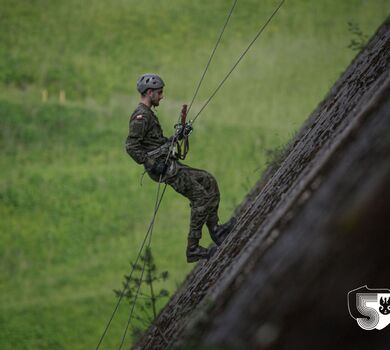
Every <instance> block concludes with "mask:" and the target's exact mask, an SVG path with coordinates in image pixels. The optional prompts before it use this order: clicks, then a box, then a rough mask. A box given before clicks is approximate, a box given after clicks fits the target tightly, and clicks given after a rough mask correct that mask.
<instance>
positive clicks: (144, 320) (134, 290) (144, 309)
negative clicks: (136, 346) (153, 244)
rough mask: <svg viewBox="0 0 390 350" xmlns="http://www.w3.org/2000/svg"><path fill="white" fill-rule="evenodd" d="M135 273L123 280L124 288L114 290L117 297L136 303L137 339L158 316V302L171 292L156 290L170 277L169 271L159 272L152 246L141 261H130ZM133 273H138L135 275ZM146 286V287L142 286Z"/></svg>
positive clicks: (135, 329)
mask: <svg viewBox="0 0 390 350" xmlns="http://www.w3.org/2000/svg"><path fill="white" fill-rule="evenodd" d="M130 266H131V269H132V271H134V272H133V274H129V275H126V276H125V280H124V281H123V290H122V291H119V290H114V292H115V294H116V296H117V297H120V296H121V295H122V293H123V296H124V297H125V298H126V299H127V300H128V302H129V303H130V305H132V304H133V303H136V305H135V307H134V309H136V307H137V309H138V311H139V312H138V313H137V314H135V315H134V316H133V318H134V319H135V320H137V321H139V322H138V325H133V327H132V334H133V337H134V338H135V339H139V337H140V336H141V335H142V333H143V332H144V330H145V329H146V328H147V327H149V325H150V324H151V323H152V322H153V320H154V319H155V318H156V317H157V302H158V301H159V300H160V299H162V298H166V297H168V296H169V292H168V291H167V290H166V289H164V288H162V289H160V290H159V291H156V283H157V282H160V281H166V280H167V279H168V278H169V273H168V271H163V272H161V273H160V272H159V271H158V269H157V266H156V264H155V262H154V257H153V254H152V250H151V248H149V247H147V248H146V249H145V253H144V254H143V255H141V257H140V262H139V263H137V264H135V263H132V262H131V263H130ZM133 275H138V276H137V277H134V276H133ZM142 287H144V288H142Z"/></svg>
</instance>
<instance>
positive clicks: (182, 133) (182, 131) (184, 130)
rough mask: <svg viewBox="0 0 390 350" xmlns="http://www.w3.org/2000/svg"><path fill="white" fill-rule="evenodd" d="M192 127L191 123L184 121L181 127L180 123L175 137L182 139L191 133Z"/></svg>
mask: <svg viewBox="0 0 390 350" xmlns="http://www.w3.org/2000/svg"><path fill="white" fill-rule="evenodd" d="M192 130H193V127H192V124H191V123H186V124H185V125H184V127H183V125H180V126H179V127H178V131H177V139H178V140H179V141H180V140H182V139H184V138H185V137H188V136H189V135H190V134H191V133H192Z"/></svg>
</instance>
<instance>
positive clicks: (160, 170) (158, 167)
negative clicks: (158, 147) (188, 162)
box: [151, 160, 168, 175]
mask: <svg viewBox="0 0 390 350" xmlns="http://www.w3.org/2000/svg"><path fill="white" fill-rule="evenodd" d="M167 169H168V163H167V162H165V161H164V160H157V161H155V162H154V164H153V166H152V169H151V171H152V173H154V174H156V175H164V174H165V172H166V171H167Z"/></svg>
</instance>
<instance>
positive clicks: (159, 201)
mask: <svg viewBox="0 0 390 350" xmlns="http://www.w3.org/2000/svg"><path fill="white" fill-rule="evenodd" d="M160 187H161V175H160V181H159V183H158V188H157V197H156V204H155V206H154V214H153V218H152V221H151V223H150V226H149V228H150V230H148V232H147V234H146V236H149V242H148V244H147V248H149V247H150V245H151V243H152V234H153V226H154V221H155V219H156V215H157V211H158V208H159V207H160V203H161V201H162V199H163V197H164V193H165V190H166V188H167V184H165V185H164V189H163V191H162V194H161V196H160V198H159V194H160ZM149 231H150V234H149ZM145 266H146V259H145V261H144V263H143V266H142V271H141V277H140V280H139V283H138V287H137V292H136V294H135V296H134V299H133V302H132V306H131V310H130V314H129V318H128V321H127V325H126V328H125V331H124V333H123V336H122V341H121V343H120V345H119V348H118V350H121V349H122V346H123V343H124V341H125V338H126V334H127V331H128V329H129V327H130V324H131V320H132V317H133V313H134V309H135V304H136V302H137V299H138V294H139V290H140V288H141V284H142V279H143V276H144V272H145Z"/></svg>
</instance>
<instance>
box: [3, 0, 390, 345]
mask: <svg viewBox="0 0 390 350" xmlns="http://www.w3.org/2000/svg"><path fill="white" fill-rule="evenodd" d="M230 3H231V2H226V1H222V0H218V1H212V2H210V1H206V0H202V1H196V2H188V1H185V0H170V1H161V2H156V1H152V0H145V1H131V0H127V1H124V0H116V1H113V2H110V4H108V2H106V1H102V0H85V1H82V2H80V1H74V0H69V1H67V2H64V1H43V0H35V1H30V2H21V1H11V0H7V1H6V0H0V8H1V11H0V148H1V151H2V152H1V157H0V169H1V178H0V217H1V220H0V315H1V316H0V348H1V349H5V350H8V349H87V348H88V349H89V348H94V347H95V346H96V344H97V341H98V339H99V337H100V335H101V333H102V331H103V328H104V326H105V324H106V322H107V321H108V318H109V315H110V313H111V311H112V309H113V307H114V303H115V297H114V293H113V292H112V290H113V289H118V288H120V286H121V282H122V278H123V275H124V274H126V273H127V272H128V270H129V266H128V263H129V261H130V260H134V259H135V256H136V253H137V251H138V248H139V246H140V245H141V242H142V239H143V236H144V234H145V232H146V228H147V226H148V223H149V220H150V218H151V214H152V209H153V205H154V197H155V191H156V184H155V183H153V182H152V181H151V180H149V179H148V178H147V177H145V178H144V181H143V186H142V187H140V185H139V182H140V175H141V174H142V171H143V170H142V168H141V167H139V166H137V165H136V164H135V163H133V162H132V161H131V159H130V158H129V157H128V156H127V154H126V153H125V152H124V139H125V137H126V134H127V123H128V115H129V113H131V111H132V110H133V108H135V106H136V104H137V100H138V96H137V94H136V91H135V88H134V85H135V80H136V78H137V77H138V76H139V75H140V74H141V73H143V72H150V71H152V72H153V71H155V72H158V73H160V74H161V75H162V77H163V78H164V80H165V82H166V85H167V86H166V90H165V99H164V100H163V101H162V104H161V106H160V107H159V108H158V115H159V118H160V120H161V123H162V125H163V128H164V130H165V133H166V134H167V135H169V134H171V133H172V131H173V129H172V125H173V123H174V122H175V121H176V118H177V116H178V114H179V111H180V106H181V104H183V103H185V102H189V100H190V99H191V97H192V94H193V92H194V89H195V86H196V83H197V81H198V79H199V78H200V75H201V72H202V69H203V68H204V65H205V63H206V62H207V59H208V55H209V54H210V51H211V49H212V47H213V45H214V42H215V40H216V38H217V36H218V33H219V30H220V27H221V25H222V23H223V21H224V18H225V16H226V14H227V11H228V7H229V6H230ZM276 3H277V1H273V0H272V1H271V0H265V1H261V2H260V1H255V0H245V1H244V0H243V1H239V2H238V5H237V8H236V10H235V13H234V15H233V17H232V19H231V22H230V24H229V27H228V28H227V31H226V33H225V36H224V38H223V41H222V43H221V46H220V48H219V50H218V51H217V54H216V56H215V58H214V61H213V63H212V65H211V66H210V70H209V73H208V75H207V78H206V80H205V82H204V85H203V88H202V90H201V92H200V94H199V97H198V99H197V101H196V103H195V105H194V108H193V110H192V117H193V116H194V112H196V111H198V110H199V108H200V107H201V106H202V103H203V101H205V100H206V99H207V97H208V96H209V94H210V93H211V92H212V91H213V89H214V88H215V86H216V85H217V84H218V82H219V81H220V79H222V78H223V76H224V75H225V74H226V72H227V71H228V70H229V68H230V67H231V65H232V63H233V61H234V60H235V58H237V57H238V55H239V54H240V52H241V51H242V50H243V49H244V48H245V47H246V45H247V43H248V42H249V40H250V39H251V38H252V37H253V35H254V34H255V32H256V30H257V28H258V26H259V25H260V24H262V23H263V22H264V20H265V18H266V17H267V16H268V15H269V14H270V13H271V11H272V9H273V8H274V6H275V5H276ZM389 10H390V6H389V5H388V2H387V1H385V0H374V1H372V0H371V1H365V0H347V1H336V0H328V1H308V0H307V1H304V0H301V1H288V0H287V1H286V4H285V5H284V7H283V8H282V9H281V10H280V13H279V14H278V16H277V17H276V18H275V19H274V21H273V22H272V24H271V25H270V26H269V28H268V29H267V30H266V31H265V32H264V34H263V36H262V37H261V38H260V39H259V41H258V42H257V43H256V45H255V46H254V47H253V49H252V50H251V51H250V52H249V53H248V55H247V56H246V57H245V59H244V60H243V61H242V62H241V64H240V65H239V66H238V68H237V70H236V71H235V72H234V73H233V74H232V75H231V78H230V79H229V80H228V81H227V82H226V84H225V85H224V87H223V88H222V89H221V91H220V92H219V94H218V95H217V96H216V97H215V98H214V99H213V101H212V103H211V104H210V105H209V106H208V107H207V108H206V109H205V111H204V112H203V113H202V114H201V115H200V116H199V118H198V120H197V122H196V123H195V131H194V133H193V135H192V136H191V152H190V154H189V156H188V159H187V161H186V163H187V164H190V165H192V166H194V167H198V168H205V169H207V170H209V171H210V172H211V173H212V174H214V175H215V176H216V178H217V179H218V182H219V187H220V190H221V193H222V202H221V215H220V216H221V218H222V220H225V219H227V218H228V217H229V215H230V214H231V213H232V211H233V210H234V208H235V206H236V205H238V204H239V203H240V201H241V200H242V199H243V197H244V196H245V194H246V193H247V192H248V191H249V189H250V188H251V187H252V186H253V185H254V183H255V182H256V180H258V179H259V177H260V175H261V173H262V171H263V170H264V168H265V165H266V163H267V154H268V153H270V151H271V150H274V149H276V148H279V147H281V146H282V145H284V144H285V143H286V142H287V140H288V139H289V138H290V137H291V136H292V135H293V134H294V132H295V131H296V130H297V129H299V127H300V125H301V124H302V122H303V120H304V119H305V118H306V117H307V116H308V115H309V113H310V112H311V111H312V110H313V109H314V108H315V106H316V105H317V104H318V103H319V102H320V100H321V99H322V98H323V97H324V96H325V95H326V93H327V91H328V90H329V88H330V87H331V86H332V84H333V83H334V82H335V81H336V80H337V78H338V77H339V75H340V74H341V73H342V72H343V70H344V69H345V68H346V67H347V65H348V64H349V62H350V61H351V60H352V59H353V57H354V55H355V52H353V51H352V50H351V49H348V48H347V47H348V44H349V43H350V42H351V40H352V38H353V35H352V34H351V33H350V32H349V31H348V22H349V21H352V22H355V23H357V24H359V26H360V28H361V30H362V31H363V33H365V34H367V35H369V36H371V35H372V34H373V33H374V31H375V30H376V28H377V27H378V26H379V24H380V23H381V22H382V21H383V20H384V18H385V17H386V15H387V14H388V13H389ZM43 89H46V90H47V91H48V93H49V100H48V101H47V102H46V103H43V102H42V101H41V91H42V90H43ZM60 89H63V90H64V91H65V92H66V98H67V99H66V102H65V103H64V104H60V103H59V102H58V93H59V90H60ZM188 219H189V206H188V203H187V201H186V200H185V199H184V198H182V197H180V196H178V195H177V194H176V193H175V192H174V191H173V190H171V189H168V190H167V193H166V196H165V198H164V201H163V204H162V206H161V209H160V212H159V214H158V217H157V222H156V228H155V232H154V236H153V254H154V257H155V259H156V263H157V265H158V266H159V269H161V270H169V272H170V274H171V278H170V279H169V280H168V282H167V286H165V287H166V288H167V289H169V290H170V291H171V292H172V293H173V292H174V290H175V288H176V287H177V285H178V284H180V282H181V281H182V280H183V278H184V277H185V275H186V273H187V272H188V271H189V270H190V269H191V268H192V265H187V264H186V262H185V256H184V251H185V245H186V235H187V230H188ZM205 236H207V235H206V234H205ZM204 241H205V244H207V243H208V242H209V239H208V238H207V237H205V238H204ZM127 312H128V307H127V305H123V306H122V307H121V308H120V311H119V315H118V318H117V319H115V322H114V323H113V326H112V328H111V330H110V332H109V334H108V335H107V337H106V339H105V342H104V347H103V348H105V349H111V348H115V347H117V346H118V344H119V342H120V337H121V334H122V332H123V328H124V325H125V323H126V319H127ZM129 341H130V340H127V344H128V343H129Z"/></svg>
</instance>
